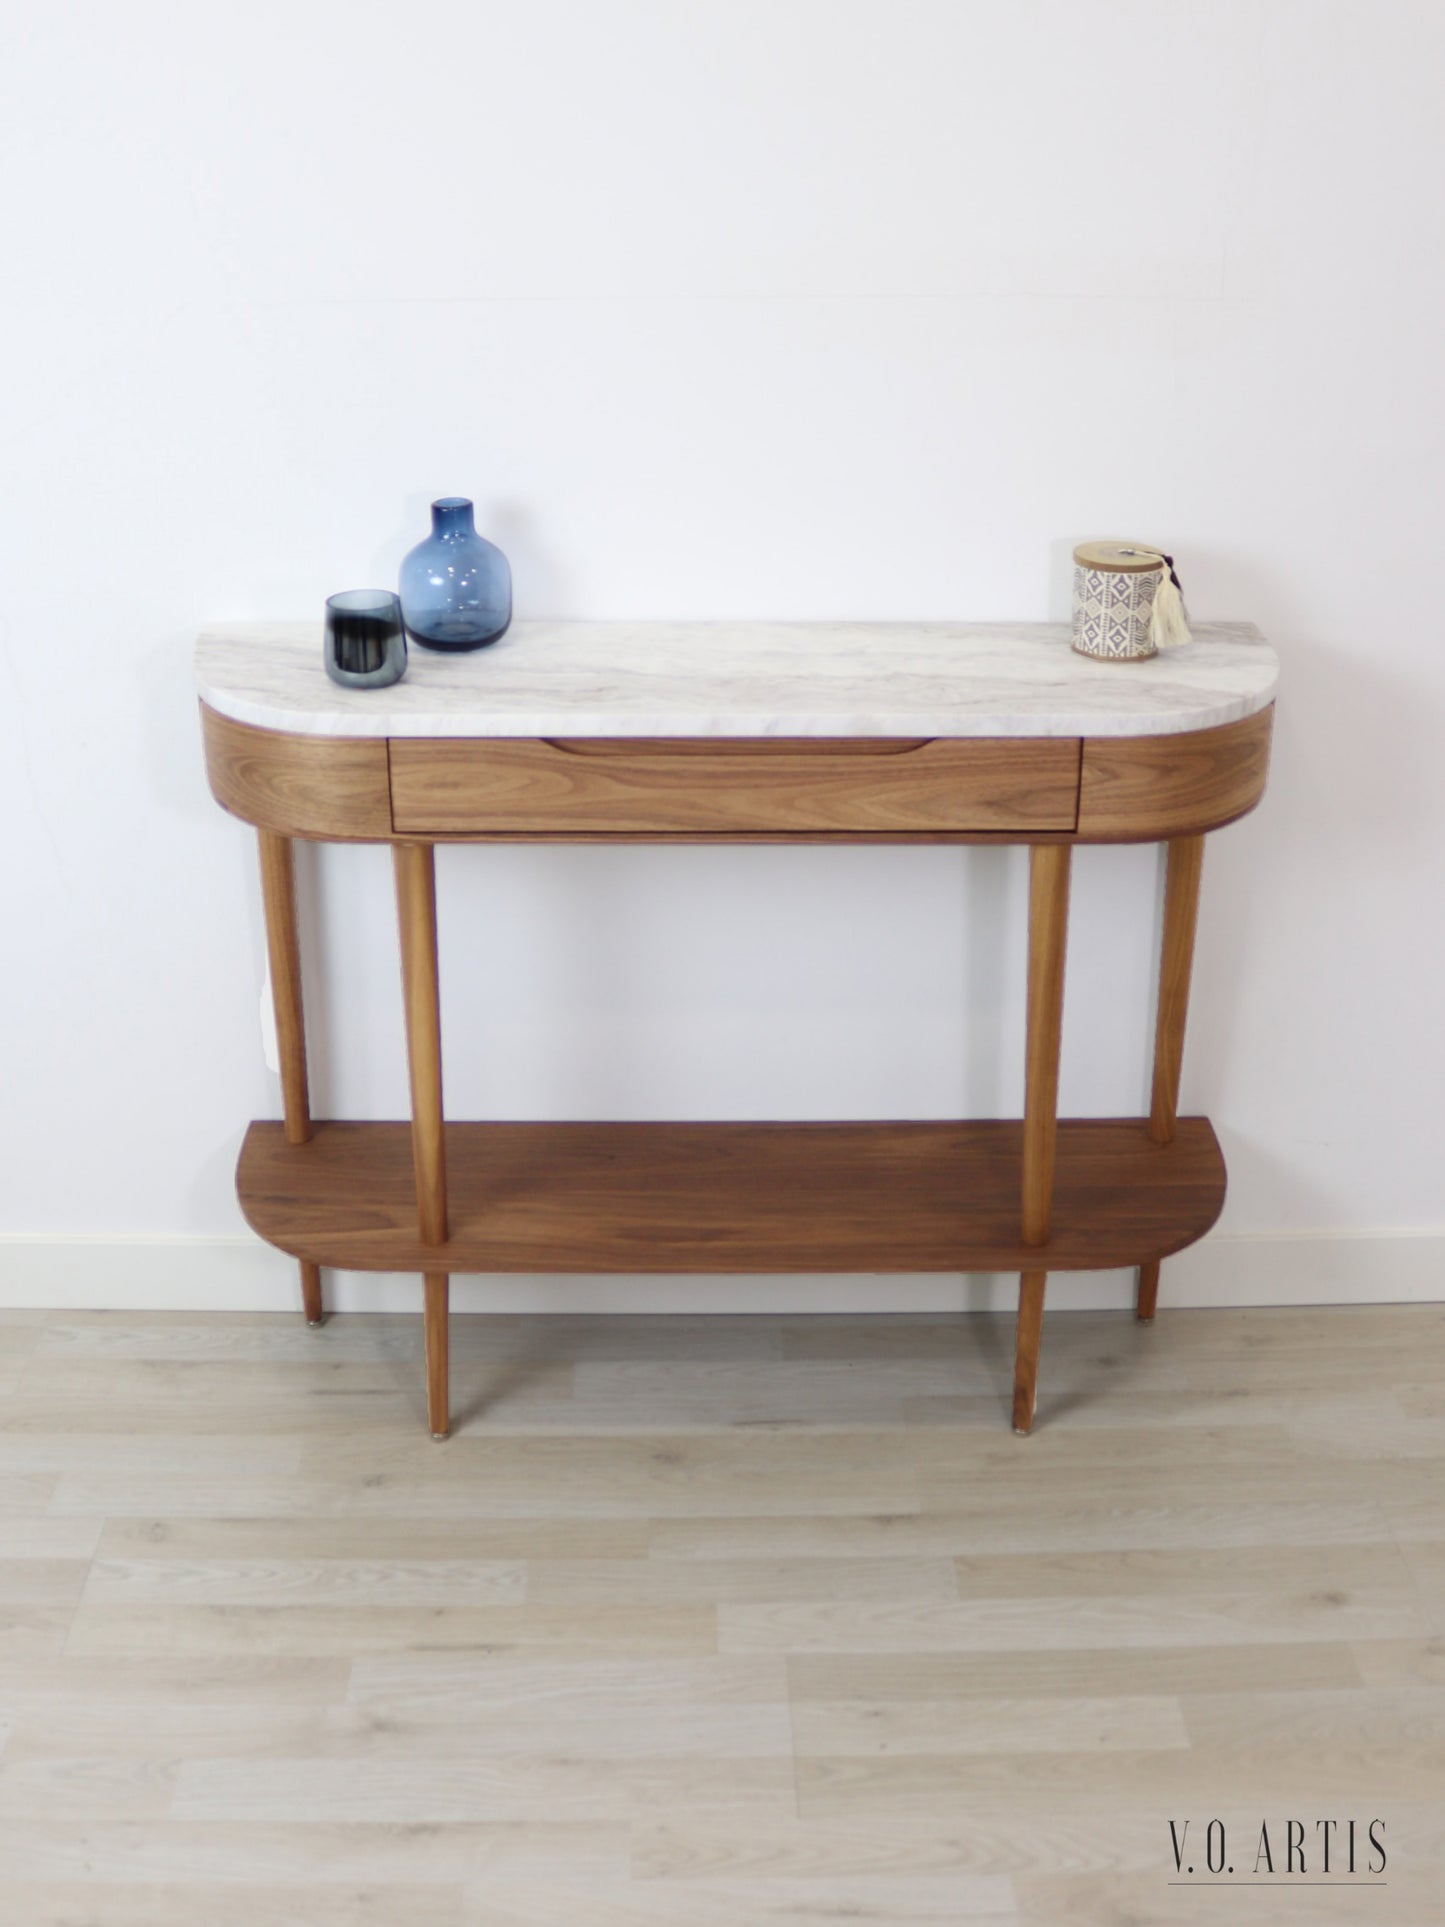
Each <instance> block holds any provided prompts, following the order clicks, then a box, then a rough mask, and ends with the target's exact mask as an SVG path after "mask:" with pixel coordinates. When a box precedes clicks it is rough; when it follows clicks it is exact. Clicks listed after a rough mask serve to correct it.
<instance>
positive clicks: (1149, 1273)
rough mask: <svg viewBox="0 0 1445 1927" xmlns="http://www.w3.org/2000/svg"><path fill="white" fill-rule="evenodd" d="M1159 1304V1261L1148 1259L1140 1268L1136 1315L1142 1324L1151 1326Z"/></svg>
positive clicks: (1135, 1307)
mask: <svg viewBox="0 0 1445 1927" xmlns="http://www.w3.org/2000/svg"><path fill="white" fill-rule="evenodd" d="M1158 1303H1159V1260H1158V1259H1157V1258H1146V1259H1145V1261H1144V1263H1143V1264H1142V1265H1140V1267H1139V1295H1138V1298H1137V1299H1136V1301H1135V1306H1134V1313H1135V1316H1136V1317H1137V1318H1138V1319H1139V1321H1140V1323H1141V1324H1145V1325H1147V1324H1149V1323H1150V1321H1151V1320H1152V1319H1153V1316H1154V1309H1155V1307H1156V1306H1157V1304H1158Z"/></svg>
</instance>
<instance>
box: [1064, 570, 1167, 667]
mask: <svg viewBox="0 0 1445 1927" xmlns="http://www.w3.org/2000/svg"><path fill="white" fill-rule="evenodd" d="M1167 568H1168V563H1167V561H1166V560H1165V558H1164V556H1163V555H1161V554H1160V552H1159V550H1158V549H1149V548H1145V547H1144V546H1143V545H1142V544H1140V545H1138V546H1135V545H1133V544H1130V543H1128V542H1081V543H1080V544H1079V546H1078V548H1076V549H1075V550H1074V647H1075V648H1076V649H1077V650H1078V652H1079V654H1080V655H1081V656H1099V657H1101V658H1103V659H1104V660H1105V661H1107V662H1142V661H1143V659H1144V658H1145V657H1146V656H1152V655H1153V654H1154V653H1155V650H1154V642H1153V640H1152V638H1151V636H1150V633H1149V631H1150V618H1151V617H1152V616H1153V613H1154V598H1155V596H1156V595H1157V594H1158V592H1159V585H1160V583H1161V582H1162V581H1163V580H1164V576H1165V572H1166V570H1167Z"/></svg>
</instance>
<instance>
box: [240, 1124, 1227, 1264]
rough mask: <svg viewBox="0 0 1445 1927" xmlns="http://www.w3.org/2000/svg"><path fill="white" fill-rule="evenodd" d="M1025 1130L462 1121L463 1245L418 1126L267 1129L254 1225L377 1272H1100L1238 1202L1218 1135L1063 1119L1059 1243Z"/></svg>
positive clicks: (244, 1169) (321, 1256)
mask: <svg viewBox="0 0 1445 1927" xmlns="http://www.w3.org/2000/svg"><path fill="white" fill-rule="evenodd" d="M1022 1141H1023V1127H1022V1125H1021V1124H1020V1123H1019V1122H1018V1121H1016V1120H981V1121H971V1122H966V1123H956V1122H941V1123H933V1122H928V1123H867V1124H853V1123H848V1124H815V1123H807V1124H775V1123H768V1124H733V1123H725V1124H720V1123H708V1124H692V1123H688V1124H674V1123H648V1124H630V1123H629V1124H554V1123H541V1124H539V1123H526V1124H509V1123H508V1124H494V1123H488V1124H448V1125H447V1126H446V1155H447V1187H448V1194H449V1199H450V1228H451V1236H450V1238H449V1239H448V1241H447V1243H446V1244H445V1245H441V1246H435V1245H424V1244H423V1243H422V1242H421V1239H420V1237H419V1235H418V1231H417V1217H416V1193H415V1189H414V1182H413V1176H412V1152H411V1127H410V1126H409V1125H408V1124H406V1123H329V1124H318V1125H316V1126H315V1127H314V1135H313V1136H312V1138H311V1140H310V1141H309V1142H308V1143H306V1144H299V1145H293V1144H288V1143H287V1142H286V1139H285V1133H284V1130H283V1127H282V1126H281V1125H280V1124H278V1123H267V1122H258V1123H254V1124H252V1125H251V1127H250V1129H249V1130H248V1131H247V1133H246V1138H245V1141H244V1143H243V1145H242V1147H241V1155H240V1159H239V1162H238V1164H237V1168H236V1189H237V1193H238V1196H239V1198H240V1202H241V1208H242V1211H243V1212H244V1213H245V1216H246V1220H247V1222H248V1223H249V1224H250V1225H251V1227H252V1228H253V1230H255V1231H257V1232H258V1233H259V1234H260V1236H261V1237H263V1238H264V1239H266V1241H267V1242H268V1243H270V1244H273V1245H276V1246H278V1247H279V1248H280V1249H281V1250H283V1251H286V1252H289V1253H291V1255H292V1256H294V1257H297V1258H304V1259H308V1260H310V1261H311V1262H312V1263H315V1264H321V1265H330V1266H339V1267H343V1268H345V1269H348V1270H358V1271H431V1272H437V1271H448V1272H457V1273H467V1272H497V1271H500V1272H574V1273H576V1272H581V1273H587V1272H592V1273H615V1272H632V1271H636V1272H652V1273H657V1272H694V1273H704V1272H711V1273H717V1272H798V1271H819V1272H876V1271H899V1272H907V1271H1018V1270H1023V1269H1040V1270H1048V1271H1051V1272H1052V1271H1098V1270H1112V1269H1115V1268H1116V1267H1123V1266H1130V1265H1136V1264H1140V1263H1143V1262H1146V1261H1148V1260H1152V1259H1156V1258H1167V1257H1168V1256H1170V1255H1171V1253H1173V1252H1176V1251H1180V1250H1182V1249H1183V1248H1184V1246H1186V1245H1189V1244H1193V1243H1194V1242H1195V1241H1196V1240H1197V1239H1199V1238H1201V1237H1203V1236H1204V1234H1205V1232H1206V1231H1208V1230H1209V1228H1210V1227H1211V1225H1213V1224H1214V1222H1215V1220H1216V1219H1217V1218H1218V1216H1219V1213H1220V1211H1221V1209H1222V1208H1223V1205H1224V1193H1225V1168H1224V1156H1223V1153H1222V1152H1221V1150H1220V1148H1219V1141H1218V1139H1217V1138H1216V1137H1215V1135H1214V1130H1213V1127H1212V1126H1211V1124H1210V1123H1209V1120H1208V1119H1207V1118H1202V1117H1188V1118H1181V1119H1180V1120H1179V1126H1178V1132H1177V1135H1176V1136H1175V1139H1174V1141H1173V1143H1172V1144H1168V1145H1157V1144H1153V1143H1151V1142H1150V1140H1149V1137H1148V1135H1147V1124H1146V1120H1145V1119H1143V1118H1104V1119H1099V1118H1088V1119H1064V1120H1061V1121H1060V1123H1059V1127H1058V1151H1057V1161H1056V1167H1055V1180H1054V1211H1053V1236H1052V1238H1051V1239H1050V1241H1049V1243H1048V1244H1046V1245H1042V1246H1028V1245H1024V1244H1023V1243H1022V1242H1021V1241H1020V1239H1019V1235H1018V1221H1019V1198H1020V1183H1021V1168H1022Z"/></svg>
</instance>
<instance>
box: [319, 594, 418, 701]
mask: <svg viewBox="0 0 1445 1927" xmlns="http://www.w3.org/2000/svg"><path fill="white" fill-rule="evenodd" d="M326 673H327V675H328V676H330V678H331V680H332V681H333V682H334V683H340V685H341V687H342V688H343V689H385V688H386V686H387V684H388V683H394V682H400V681H401V679H402V677H403V676H404V675H405V674H406V634H405V631H404V628H403V625H402V620H401V601H400V598H399V597H397V596H394V595H393V594H392V592H391V590H390V589H345V590H343V591H342V593H341V594H340V595H333V596H328V597H327V598H326Z"/></svg>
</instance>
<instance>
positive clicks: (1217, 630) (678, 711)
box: [196, 619, 1279, 737]
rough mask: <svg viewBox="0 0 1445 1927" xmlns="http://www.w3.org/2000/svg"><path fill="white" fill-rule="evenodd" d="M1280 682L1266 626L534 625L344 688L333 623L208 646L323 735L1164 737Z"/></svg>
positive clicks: (416, 657)
mask: <svg viewBox="0 0 1445 1927" xmlns="http://www.w3.org/2000/svg"><path fill="white" fill-rule="evenodd" d="M1278 673H1279V662H1278V658H1277V657H1276V655H1275V652H1274V650H1273V649H1272V648H1271V647H1270V645H1269V644H1268V643H1267V642H1266V641H1265V640H1264V638H1263V637H1262V636H1261V635H1260V633H1259V631H1258V630H1257V629H1256V628H1255V627H1254V625H1253V624H1252V623H1247V622H1213V623H1199V624H1197V625H1196V626H1195V629H1194V640H1193V641H1192V642H1191V643H1189V644H1188V645H1186V646H1185V647H1184V648H1182V649H1174V650H1170V651H1169V652H1168V653H1167V654H1163V655H1159V656H1154V657H1152V658H1150V659H1149V660H1148V661H1147V662H1121V663H1114V662H1098V661H1093V660H1091V659H1090V658H1088V657H1086V656H1081V655H1077V654H1076V653H1075V652H1074V651H1073V650H1072V649H1071V648H1070V647H1069V630H1068V627H1067V625H1066V624H1063V623H1030V622H1013V623H977V622H974V623H967V622H960V623H955V622H925V623H912V622H899V623H882V622H516V623H513V625H512V627H511V628H510V629H509V630H508V631H507V633H506V635H505V636H504V637H503V638H502V640H501V641H500V642H498V643H496V644H494V645H493V646H492V647H491V648H489V649H484V650H482V651H480V652H479V653H477V654H475V655H460V656H450V655H436V654H433V653H431V652H430V651H427V650H423V649H415V648H414V649H413V650H412V651H411V659H410V666H409V668H408V670H407V674H406V678H405V680H404V681H402V682H399V683H395V684H393V685H392V686H391V687H390V688H387V689H379V690H362V689H339V688H337V687H336V685H335V684H334V683H332V682H330V681H329V680H328V678H327V676H326V672H325V669H324V668H323V666H322V660H321V623H320V620H319V619H318V620H317V621H315V622H299V623H298V622H281V623H278V622H242V623H227V624H225V625H218V626H216V627H214V628H211V629H208V630H206V631H205V632H204V633H203V634H202V636H201V637H200V640H199V641H198V643H197V645H196V682H197V686H198V688H199V690H200V694H201V697H202V699H203V700H204V701H205V702H206V703H208V704H209V705H210V707H211V708H212V709H214V710H217V711H219V712H220V714H221V715H223V716H230V717H232V718H233V719H234V720H235V721H237V722H241V723H252V724H255V725H257V726H258V727H260V728H263V729H277V730H285V731H290V732H292V733H293V734H297V735H309V736H564V737H565V736H930V737H932V736H1165V735H1176V734H1179V733H1181V732H1183V731H1185V730H1193V729H1210V728H1213V727H1215V726H1216V725H1218V724H1220V723H1231V722H1236V721H1238V720H1239V718H1240V717H1242V716H1249V715H1252V714H1253V713H1254V712H1255V711H1256V710H1259V709H1263V708H1264V707H1265V706H1266V705H1267V704H1268V703H1269V702H1270V701H1271V699H1272V698H1273V695H1274V690H1275V684H1276V681H1277V680H1278Z"/></svg>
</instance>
